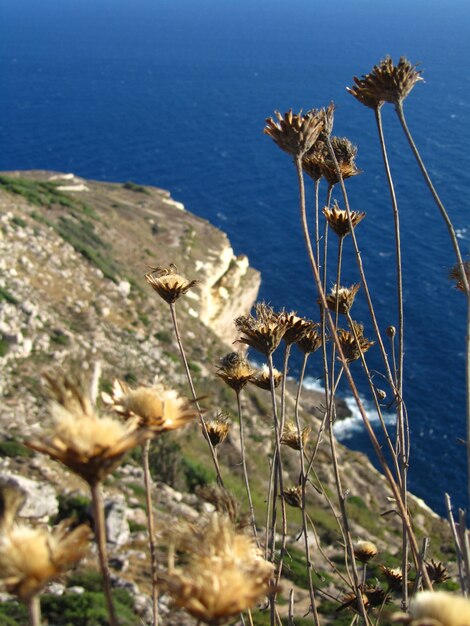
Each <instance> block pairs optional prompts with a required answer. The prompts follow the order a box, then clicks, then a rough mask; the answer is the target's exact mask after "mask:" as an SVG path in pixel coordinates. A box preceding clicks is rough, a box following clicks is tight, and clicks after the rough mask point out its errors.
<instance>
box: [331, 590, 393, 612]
mask: <svg viewBox="0 0 470 626" xmlns="http://www.w3.org/2000/svg"><path fill="white" fill-rule="evenodd" d="M389 601H390V599H389V598H387V594H386V593H385V591H384V590H383V589H382V588H381V587H379V586H377V585H365V587H363V588H362V602H363V604H364V608H365V609H366V611H368V610H369V609H372V608H374V607H376V606H382V605H383V604H388V602H389ZM341 603H342V604H341V606H340V607H339V608H338V609H336V610H337V611H341V610H343V609H346V608H348V609H351V610H352V611H354V612H355V613H360V608H359V603H358V601H357V597H356V594H355V593H354V592H351V593H347V594H346V595H344V596H343V598H341Z"/></svg>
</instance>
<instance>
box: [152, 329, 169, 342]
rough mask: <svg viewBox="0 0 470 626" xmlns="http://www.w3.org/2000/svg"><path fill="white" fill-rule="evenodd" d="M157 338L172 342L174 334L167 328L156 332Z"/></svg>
mask: <svg viewBox="0 0 470 626" xmlns="http://www.w3.org/2000/svg"><path fill="white" fill-rule="evenodd" d="M154 337H155V339H158V341H161V342H162V343H172V342H173V335H172V334H171V333H169V332H168V331H167V330H159V331H158V332H156V333H155V334H154Z"/></svg>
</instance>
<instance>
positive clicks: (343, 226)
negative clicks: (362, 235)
mask: <svg viewBox="0 0 470 626" xmlns="http://www.w3.org/2000/svg"><path fill="white" fill-rule="evenodd" d="M323 215H324V216H325V217H326V221H327V222H328V226H329V227H330V228H331V230H333V231H334V232H335V233H336V234H337V235H338V237H346V235H349V233H350V232H351V229H350V226H349V220H348V212H347V211H345V210H344V209H340V208H339V206H338V203H337V202H335V203H334V204H333V206H332V207H325V208H324V209H323ZM350 216H351V224H352V227H353V228H356V226H357V225H358V224H359V222H361V221H362V220H363V219H364V217H365V216H366V214H365V213H364V212H361V211H350Z"/></svg>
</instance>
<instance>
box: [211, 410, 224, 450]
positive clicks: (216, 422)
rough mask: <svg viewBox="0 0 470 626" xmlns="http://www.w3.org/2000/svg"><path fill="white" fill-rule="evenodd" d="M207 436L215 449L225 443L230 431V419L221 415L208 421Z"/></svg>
mask: <svg viewBox="0 0 470 626" xmlns="http://www.w3.org/2000/svg"><path fill="white" fill-rule="evenodd" d="M206 428H207V434H208V435H209V439H210V441H211V444H212V445H213V446H214V448H215V447H217V446H218V445H220V444H221V443H223V442H224V441H225V439H226V438H227V435H228V433H229V430H230V423H229V422H228V417H227V416H226V415H223V413H219V414H218V415H217V416H216V417H215V418H214V419H212V420H207V421H206Z"/></svg>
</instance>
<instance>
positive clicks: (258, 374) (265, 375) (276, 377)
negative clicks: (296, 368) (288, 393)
mask: <svg viewBox="0 0 470 626" xmlns="http://www.w3.org/2000/svg"><path fill="white" fill-rule="evenodd" d="M281 380H282V374H281V372H279V371H278V370H277V369H276V368H275V367H273V385H274V388H276V387H279V385H280V384H281ZM250 383H252V384H253V385H255V387H259V388H260V389H265V390H266V391H270V389H271V376H270V374H269V367H268V366H267V365H263V367H261V368H260V369H258V370H256V371H255V372H254V374H253V376H252V377H251V378H250Z"/></svg>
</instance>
